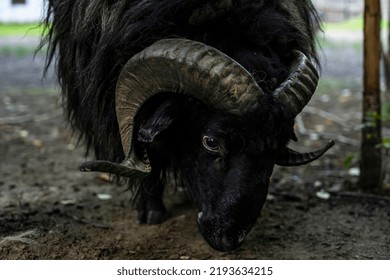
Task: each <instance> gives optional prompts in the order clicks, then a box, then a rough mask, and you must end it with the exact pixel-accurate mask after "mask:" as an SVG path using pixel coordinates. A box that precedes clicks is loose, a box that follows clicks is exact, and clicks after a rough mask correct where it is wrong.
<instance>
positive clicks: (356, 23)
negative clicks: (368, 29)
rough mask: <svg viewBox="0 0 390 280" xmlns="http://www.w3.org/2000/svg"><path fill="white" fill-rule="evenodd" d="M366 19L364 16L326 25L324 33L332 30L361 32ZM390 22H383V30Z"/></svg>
mask: <svg viewBox="0 0 390 280" xmlns="http://www.w3.org/2000/svg"><path fill="white" fill-rule="evenodd" d="M363 24H364V19H363V16H359V17H355V18H351V19H349V20H346V21H342V22H328V23H324V26H323V27H324V31H325V32H326V31H332V30H345V31H359V30H363ZM387 27H388V22H387V20H382V22H381V28H387Z"/></svg>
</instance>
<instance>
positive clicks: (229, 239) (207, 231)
mask: <svg viewBox="0 0 390 280" xmlns="http://www.w3.org/2000/svg"><path fill="white" fill-rule="evenodd" d="M198 225H199V229H200V232H201V234H202V236H203V238H204V239H205V240H206V241H207V243H208V244H209V245H210V246H211V247H212V248H214V249H216V250H218V251H230V250H234V249H236V248H238V247H239V246H240V245H241V244H242V243H243V242H244V240H245V237H246V236H247V233H248V232H249V230H245V229H242V227H241V226H239V225H235V224H232V223H226V222H223V221H221V220H220V219H218V218H206V217H204V215H203V213H202V212H199V213H198Z"/></svg>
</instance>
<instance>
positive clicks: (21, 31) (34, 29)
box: [0, 23, 43, 36]
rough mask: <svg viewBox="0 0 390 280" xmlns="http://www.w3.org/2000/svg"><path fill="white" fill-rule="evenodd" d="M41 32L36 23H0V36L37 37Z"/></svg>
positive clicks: (41, 29) (41, 28)
mask: <svg viewBox="0 0 390 280" xmlns="http://www.w3.org/2000/svg"><path fill="white" fill-rule="evenodd" d="M42 32H43V26H40V25H39V24H38V23H29V24H18V23H10V24H8V23H0V36H11V35H22V36H24V35H34V36H39V35H41V34H42Z"/></svg>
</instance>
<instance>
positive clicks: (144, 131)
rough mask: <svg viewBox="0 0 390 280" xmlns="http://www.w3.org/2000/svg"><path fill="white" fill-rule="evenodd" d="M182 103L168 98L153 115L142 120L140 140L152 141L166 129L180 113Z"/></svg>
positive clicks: (139, 133) (139, 132)
mask: <svg viewBox="0 0 390 280" xmlns="http://www.w3.org/2000/svg"><path fill="white" fill-rule="evenodd" d="M180 107H181V106H180V104H177V102H175V101H174V100H166V101H165V102H163V103H162V104H161V105H160V106H159V107H158V108H157V109H156V110H155V111H154V112H153V113H151V115H150V116H149V117H148V118H147V119H146V120H144V121H143V122H142V124H141V126H140V128H139V130H138V140H139V141H140V142H143V143H152V142H153V141H155V139H156V138H157V137H158V136H159V135H161V133H163V132H164V131H166V130H167V129H168V128H169V127H170V126H171V125H172V124H173V123H174V122H175V119H176V118H177V116H178V115H179V113H180Z"/></svg>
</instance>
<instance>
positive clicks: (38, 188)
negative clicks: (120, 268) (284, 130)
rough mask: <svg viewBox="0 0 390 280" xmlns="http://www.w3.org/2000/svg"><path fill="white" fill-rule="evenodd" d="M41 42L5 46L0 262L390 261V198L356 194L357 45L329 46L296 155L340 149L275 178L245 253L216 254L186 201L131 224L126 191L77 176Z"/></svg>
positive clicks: (78, 153)
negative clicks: (161, 216)
mask: <svg viewBox="0 0 390 280" xmlns="http://www.w3.org/2000/svg"><path fill="white" fill-rule="evenodd" d="M340 37H341V38H342V37H343V36H340ZM36 43H37V38H33V37H31V38H30V37H25V38H24V39H21V38H16V37H7V38H0V259H390V196H389V195H388V194H387V195H384V194H370V195H368V194H363V193H361V192H359V190H358V188H357V187H356V181H357V176H356V174H357V172H358V171H359V170H358V168H357V167H358V160H357V158H358V157H357V155H358V152H359V137H360V132H359V123H360V119H361V115H360V106H361V105H360V100H361V78H362V74H361V73H362V71H361V61H362V58H361V56H362V55H361V46H360V47H359V44H358V43H356V42H355V41H351V42H348V43H345V42H344V43H340V42H338V41H331V40H330V41H329V40H328V41H326V42H324V44H323V51H322V53H323V54H322V55H323V63H324V64H323V65H324V66H323V75H322V82H321V85H320V87H319V89H318V92H317V94H316V96H315V97H314V98H313V100H312V102H310V104H309V106H308V107H307V108H306V109H305V111H304V112H303V113H302V114H301V117H300V118H298V120H297V127H296V130H297V134H298V138H299V139H300V141H299V146H297V145H295V147H297V148H299V149H300V150H304V151H306V150H309V149H314V148H318V147H319V146H321V145H323V144H324V143H326V141H327V139H330V138H333V139H334V140H335V141H336V143H337V144H336V146H335V147H333V148H332V149H331V150H330V151H329V152H328V153H327V154H326V155H325V156H323V157H322V158H321V159H320V160H317V161H315V162H313V163H312V164H310V165H307V166H303V167H296V168H295V167H294V168H276V170H275V172H274V175H273V177H272V183H271V186H270V194H269V196H268V199H267V202H266V204H265V206H264V208H263V211H262V214H261V216H260V217H259V219H258V222H257V224H256V226H255V227H254V228H253V229H252V231H251V233H250V234H249V235H248V237H247V239H246V241H245V242H244V244H243V246H242V247H241V248H239V249H238V250H236V251H232V252H223V253H221V252H217V251H215V250H213V249H211V248H210V247H209V246H208V245H207V244H206V243H205V241H203V239H202V237H201V235H200V233H199V231H198V228H197V225H196V218H197V213H196V212H197V211H196V209H195V206H194V205H193V203H192V202H191V199H190V198H189V197H188V195H187V194H186V192H185V191H182V190H181V189H179V190H178V191H176V192H175V191H174V190H173V189H172V190H168V193H167V195H166V196H165V200H166V204H167V206H168V211H169V216H168V217H167V220H166V221H165V222H164V223H163V224H161V225H153V226H147V225H138V224H137V223H136V222H135V215H136V213H135V210H134V209H133V207H132V205H131V203H130V197H131V194H130V193H129V192H128V191H126V189H125V188H124V187H117V186H115V185H113V184H111V183H110V182H108V180H107V179H108V177H107V175H106V174H85V173H80V172H79V171H78V166H79V164H80V163H81V162H83V161H85V160H86V158H85V157H84V149H83V147H76V144H75V141H74V139H72V136H71V133H70V132H69V130H68V128H67V126H66V123H65V122H64V117H63V114H62V110H61V105H60V102H61V101H60V99H59V93H58V89H57V87H56V82H55V79H54V78H53V73H52V69H51V70H50V71H49V74H48V78H46V79H44V80H41V75H42V66H43V63H44V56H43V54H42V53H39V54H38V55H37V56H36V57H35V59H33V55H32V51H31V50H32V49H33V48H34V45H35V44H36ZM388 128H389V123H386V124H385V129H384V134H385V135H387V137H389V135H388ZM384 159H385V161H386V162H388V161H389V156H384ZM346 162H348V164H346ZM385 170H386V172H385V184H386V187H387V188H389V184H390V183H389V182H390V174H389V166H388V164H387V165H386V166H385Z"/></svg>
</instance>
